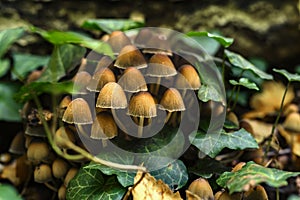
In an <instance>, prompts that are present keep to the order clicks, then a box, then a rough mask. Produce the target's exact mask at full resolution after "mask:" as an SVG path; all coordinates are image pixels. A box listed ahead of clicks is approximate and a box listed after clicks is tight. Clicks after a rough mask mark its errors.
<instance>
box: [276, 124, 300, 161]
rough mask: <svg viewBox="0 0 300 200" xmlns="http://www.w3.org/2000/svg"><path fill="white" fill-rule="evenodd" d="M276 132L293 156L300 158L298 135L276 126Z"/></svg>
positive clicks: (299, 136)
mask: <svg viewBox="0 0 300 200" xmlns="http://www.w3.org/2000/svg"><path fill="white" fill-rule="evenodd" d="M278 131H279V133H280V135H282V136H283V137H284V139H285V140H286V142H287V143H288V145H289V146H290V147H291V149H292V152H293V154H295V155H297V156H300V134H299V133H295V132H292V131H289V130H286V129H285V128H284V127H283V126H282V125H279V126H278Z"/></svg>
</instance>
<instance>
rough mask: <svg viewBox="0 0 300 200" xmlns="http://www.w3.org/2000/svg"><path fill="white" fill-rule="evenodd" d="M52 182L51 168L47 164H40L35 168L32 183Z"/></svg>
mask: <svg viewBox="0 0 300 200" xmlns="http://www.w3.org/2000/svg"><path fill="white" fill-rule="evenodd" d="M50 180H52V173H51V167H50V166H49V165H47V164H41V165H39V166H36V167H35V170H34V181H35V182H37V183H46V182H48V181H50Z"/></svg>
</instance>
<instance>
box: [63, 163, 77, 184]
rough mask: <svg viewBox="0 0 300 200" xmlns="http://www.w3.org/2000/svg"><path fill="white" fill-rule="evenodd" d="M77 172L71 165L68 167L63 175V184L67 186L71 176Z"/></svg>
mask: <svg viewBox="0 0 300 200" xmlns="http://www.w3.org/2000/svg"><path fill="white" fill-rule="evenodd" d="M77 172H78V169H77V168H75V167H72V168H71V169H69V171H68V173H67V175H66V177H65V180H64V185H65V186H66V187H68V184H69V182H70V181H71V180H72V178H74V176H75V175H76V174H77Z"/></svg>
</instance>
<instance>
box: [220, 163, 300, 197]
mask: <svg viewBox="0 0 300 200" xmlns="http://www.w3.org/2000/svg"><path fill="white" fill-rule="evenodd" d="M299 174H300V172H287V171H282V170H278V169H274V168H266V167H263V166H261V165H258V164H256V163H254V162H253V161H250V162H248V163H247V164H246V165H245V166H243V168H242V169H240V170H238V171H237V172H224V173H223V174H222V175H221V176H220V177H219V178H218V179H217V184H219V185H220V186H222V187H227V188H228V189H229V192H230V194H232V193H233V192H241V191H243V190H244V188H245V187H247V186H249V185H251V186H254V185H258V184H260V183H266V184H268V185H269V186H271V187H281V186H285V185H287V184H288V182H287V181H286V180H287V179H288V178H290V177H293V176H297V175H299Z"/></svg>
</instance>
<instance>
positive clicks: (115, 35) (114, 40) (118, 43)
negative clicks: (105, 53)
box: [107, 31, 131, 54]
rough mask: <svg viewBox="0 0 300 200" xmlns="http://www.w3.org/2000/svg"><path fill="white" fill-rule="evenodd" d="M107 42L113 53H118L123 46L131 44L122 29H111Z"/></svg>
mask: <svg viewBox="0 0 300 200" xmlns="http://www.w3.org/2000/svg"><path fill="white" fill-rule="evenodd" d="M107 42H108V44H110V46H111V48H112V50H113V52H114V53H115V54H118V53H120V51H121V50H122V48H123V47H124V46H126V45H131V41H130V39H129V38H128V37H127V35H126V34H125V33H124V32H122V31H113V32H112V33H111V34H110V37H109V39H108V41H107Z"/></svg>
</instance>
